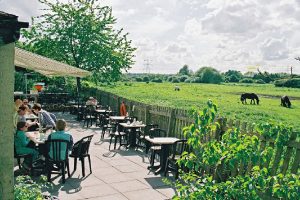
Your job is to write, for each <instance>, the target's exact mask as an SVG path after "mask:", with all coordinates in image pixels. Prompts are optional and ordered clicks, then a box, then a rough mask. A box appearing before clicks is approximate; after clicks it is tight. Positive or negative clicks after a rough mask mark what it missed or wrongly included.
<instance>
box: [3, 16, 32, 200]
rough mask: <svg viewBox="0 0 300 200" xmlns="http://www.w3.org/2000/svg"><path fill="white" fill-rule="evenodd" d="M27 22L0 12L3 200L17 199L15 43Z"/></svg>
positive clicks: (26, 26)
mask: <svg viewBox="0 0 300 200" xmlns="http://www.w3.org/2000/svg"><path fill="white" fill-rule="evenodd" d="M28 26H29V24H28V23H27V22H19V21H18V17H17V16H15V15H11V14H8V13H4V12H0V27H1V28H0V69H1V70H0V113H1V114H2V115H0V122H1V126H0V152H1V154H0V199H5V200H13V199H14V170H13V167H14V154H13V151H14V148H13V147H14V131H15V130H14V123H13V122H14V120H13V119H14V112H15V109H14V83H15V73H14V72H15V64H14V60H15V43H14V42H15V41H16V40H18V39H19V37H20V28H28Z"/></svg>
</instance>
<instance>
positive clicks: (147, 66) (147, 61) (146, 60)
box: [144, 59, 151, 74]
mask: <svg viewBox="0 0 300 200" xmlns="http://www.w3.org/2000/svg"><path fill="white" fill-rule="evenodd" d="M144 66H145V73H148V74H150V66H151V60H150V59H145V60H144Z"/></svg>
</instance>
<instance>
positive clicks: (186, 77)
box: [179, 75, 189, 82]
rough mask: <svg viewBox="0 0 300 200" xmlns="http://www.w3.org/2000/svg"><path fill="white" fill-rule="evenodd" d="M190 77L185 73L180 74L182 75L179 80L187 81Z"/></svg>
mask: <svg viewBox="0 0 300 200" xmlns="http://www.w3.org/2000/svg"><path fill="white" fill-rule="evenodd" d="M188 78H189V76H187V75H183V76H180V77H179V81H180V82H185V80H187V79H188Z"/></svg>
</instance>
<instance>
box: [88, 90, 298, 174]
mask: <svg viewBox="0 0 300 200" xmlns="http://www.w3.org/2000/svg"><path fill="white" fill-rule="evenodd" d="M87 92H88V91H87ZM89 94H90V95H91V96H95V97H96V98H97V99H98V100H100V102H101V104H102V105H109V106H110V107H111V108H112V109H113V110H115V111H117V113H118V112H119V110H120V109H119V107H120V104H121V102H122V101H124V102H125V104H126V106H127V111H128V113H129V115H130V116H136V117H137V118H138V120H142V121H143V122H144V123H145V124H150V123H155V124H158V125H159V127H160V128H162V129H165V130H167V135H168V136H175V137H178V138H183V132H182V129H183V127H185V126H187V125H190V124H191V123H193V120H192V119H191V118H190V117H189V115H188V111H187V110H182V109H176V108H169V107H162V106H153V105H147V104H144V103H140V102H136V101H131V100H128V99H126V98H123V97H119V96H117V95H115V94H112V93H109V92H105V91H100V90H93V93H89ZM218 122H219V124H220V125H221V126H220V128H219V129H217V130H216V131H214V132H213V133H212V134H211V135H208V136H207V137H206V138H204V139H205V140H206V141H209V140H211V139H213V138H215V139H217V140H220V139H221V135H222V133H224V132H225V131H226V130H227V129H228V128H231V127H236V128H238V127H239V128H240V130H241V133H246V134H250V135H257V136H259V138H260V141H261V143H260V144H261V145H260V151H261V152H262V151H263V150H264V149H265V148H271V149H272V150H273V155H272V156H271V158H270V160H268V161H267V162H266V163H264V166H263V167H267V168H269V169H271V175H275V174H278V173H283V174H285V173H286V172H287V171H290V172H292V173H295V174H297V173H299V170H300V169H299V165H300V142H298V141H296V139H297V133H293V135H292V137H291V138H290V141H289V142H288V143H287V144H285V145H284V146H281V147H276V146H275V145H274V143H275V141H274V140H272V139H267V138H265V137H263V136H261V135H259V134H258V133H257V132H255V129H254V125H253V124H247V122H240V121H233V120H227V119H225V118H219V119H218ZM250 169H251V163H249V165H248V166H241V165H240V164H238V163H237V166H236V168H235V169H233V170H232V171H231V176H235V175H237V174H241V173H246V172H247V171H249V170H250Z"/></svg>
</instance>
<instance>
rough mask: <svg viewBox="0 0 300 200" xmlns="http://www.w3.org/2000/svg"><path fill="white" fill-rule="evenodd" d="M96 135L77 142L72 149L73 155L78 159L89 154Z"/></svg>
mask: <svg viewBox="0 0 300 200" xmlns="http://www.w3.org/2000/svg"><path fill="white" fill-rule="evenodd" d="M93 136H94V135H89V136H86V137H84V138H82V139H81V140H79V141H78V142H76V143H75V144H74V146H73V149H72V154H73V155H74V156H76V157H81V156H83V155H86V154H88V153H89V149H90V144H91V140H92V138H93Z"/></svg>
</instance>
